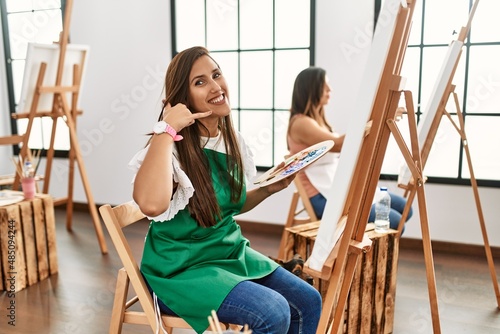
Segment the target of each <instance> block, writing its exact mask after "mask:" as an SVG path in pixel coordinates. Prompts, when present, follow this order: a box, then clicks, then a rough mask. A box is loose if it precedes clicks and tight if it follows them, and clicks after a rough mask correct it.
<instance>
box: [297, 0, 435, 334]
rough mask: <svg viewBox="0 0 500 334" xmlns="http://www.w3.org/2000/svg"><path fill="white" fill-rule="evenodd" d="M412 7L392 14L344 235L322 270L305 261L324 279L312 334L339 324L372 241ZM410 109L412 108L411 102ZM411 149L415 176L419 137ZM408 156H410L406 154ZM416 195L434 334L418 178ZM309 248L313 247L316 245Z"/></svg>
mask: <svg viewBox="0 0 500 334" xmlns="http://www.w3.org/2000/svg"><path fill="white" fill-rule="evenodd" d="M414 7H415V1H411V0H410V1H407V6H406V7H403V6H400V8H399V12H398V13H397V18H396V26H395V30H394V35H393V38H392V41H391V44H390V47H389V52H388V54H387V57H386V62H385V65H384V69H383V75H382V78H381V79H380V82H379V85H378V90H377V93H376V97H375V101H374V103H373V105H372V109H371V110H372V111H371V116H370V121H371V122H372V126H371V129H370V133H369V134H368V135H367V136H366V137H365V139H364V141H363V143H362V146H361V150H360V152H359V154H358V158H357V163H356V167H355V170H354V174H353V177H352V178H351V184H350V187H349V193H348V196H347V200H346V201H345V204H344V209H343V214H342V217H341V218H340V219H339V221H338V223H337V227H339V226H340V227H341V228H343V234H342V236H341V237H340V239H339V240H338V242H337V243H336V244H335V246H334V248H333V250H332V251H331V253H330V255H329V256H328V258H327V259H326V261H325V263H324V264H323V267H322V269H321V271H316V270H314V269H312V268H311V267H309V265H308V263H306V266H305V270H306V271H307V272H308V273H309V274H311V275H313V276H315V277H318V278H320V279H323V280H329V284H328V289H327V292H326V295H325V298H324V302H323V309H322V313H321V318H320V322H319V325H318V329H317V331H316V333H317V334H326V333H334V334H336V333H339V330H340V329H341V328H342V323H341V322H342V319H343V313H344V309H345V306H346V301H347V297H348V294H349V290H350V286H351V282H352V279H353V276H354V271H355V268H356V265H357V263H358V260H359V256H360V254H361V253H362V252H366V251H368V250H369V248H370V246H371V241H370V240H369V239H368V238H366V237H365V233H364V232H365V229H366V224H367V222H368V217H369V213H370V208H371V204H372V199H373V194H374V193H375V190H376V187H377V183H378V181H379V176H380V170H381V167H382V163H383V158H384V155H385V150H386V148H387V143H388V139H389V135H390V134H391V128H390V126H389V124H394V122H395V120H396V119H397V108H398V104H399V100H400V95H401V92H402V89H401V87H402V86H403V85H404V82H403V81H404V80H403V78H402V77H401V76H400V75H399V73H400V72H401V67H402V62H403V58H404V54H405V50H406V47H407V42H408V37H409V32H410V26H411V18H412V14H413V11H414ZM407 95H409V97H408V100H407V101H411V100H412V99H411V94H407ZM410 109H411V110H413V109H412V107H410ZM409 121H410V128H412V127H413V130H412V131H413V132H414V137H415V138H416V121H415V119H414V118H413V119H411V117H409ZM405 151H406V154H407V155H408V154H409V150H408V149H406V150H405ZM412 153H413V157H410V159H411V162H412V166H413V168H412V172H413V173H414V176H415V179H417V180H419V179H420V175H421V169H420V168H419V165H420V151H419V149H418V141H415V140H413V141H412ZM409 155H410V156H411V154H409ZM417 194H418V198H419V211H420V218H421V220H422V235H423V236H422V237H423V239H424V245H425V259H426V269H427V279H428V287H429V297H430V304H431V312H432V323H433V328H434V333H440V324H439V314H438V305H437V292H436V283H435V275H434V264H433V258H432V248H431V243H430V237H429V229H428V222H427V211H426V201H425V193H424V189H423V183H419V187H418V189H417ZM314 247H316V244H315V246H314Z"/></svg>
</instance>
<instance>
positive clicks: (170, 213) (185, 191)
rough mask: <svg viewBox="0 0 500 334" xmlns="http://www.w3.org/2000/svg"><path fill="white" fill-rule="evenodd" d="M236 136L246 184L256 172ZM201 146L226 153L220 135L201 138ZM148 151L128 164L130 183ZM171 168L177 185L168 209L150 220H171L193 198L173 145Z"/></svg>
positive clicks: (249, 155)
mask: <svg viewBox="0 0 500 334" xmlns="http://www.w3.org/2000/svg"><path fill="white" fill-rule="evenodd" d="M236 134H237V139H238V143H239V146H240V151H241V158H242V161H243V170H244V174H245V177H246V180H245V182H247V181H248V180H251V179H253V178H254V177H255V175H256V174H257V170H256V168H255V163H254V160H253V154H252V151H251V150H250V148H249V147H248V145H247V144H246V143H245V140H244V139H243V136H242V135H241V134H240V133H239V132H237V133H236ZM201 144H202V146H203V147H204V148H207V149H210V150H214V151H217V152H221V153H226V148H225V146H224V140H223V139H222V137H221V136H220V133H219V135H218V136H216V137H210V138H207V137H202V143H201ZM148 150H149V145H148V146H146V147H145V148H143V149H141V150H140V151H139V152H137V153H136V154H135V155H134V156H133V157H132V159H131V160H130V162H129V163H128V167H129V168H130V169H132V170H133V171H134V172H135V173H134V177H133V179H132V183H134V181H135V176H136V175H137V171H138V170H139V168H140V167H141V165H142V162H143V161H144V158H145V156H146V153H147V152H148ZM172 167H173V177H174V182H176V183H177V189H176V191H175V193H174V195H173V197H172V200H171V201H170V206H169V207H168V209H167V210H166V211H165V212H163V213H162V214H160V215H158V216H156V217H148V218H149V219H151V220H155V221H166V220H170V219H172V218H173V217H174V216H175V215H176V214H177V212H179V211H180V210H183V209H184V208H185V207H186V206H187V204H188V202H189V199H190V198H191V197H193V193H194V191H195V189H194V187H193V184H192V183H191V180H190V179H189V178H188V176H187V175H186V173H185V172H184V171H183V170H182V169H181V166H180V163H179V160H178V158H177V147H176V145H174V148H173V159H172ZM134 203H135V202H134ZM135 205H137V204H135Z"/></svg>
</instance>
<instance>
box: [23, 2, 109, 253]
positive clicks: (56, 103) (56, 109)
mask: <svg viewBox="0 0 500 334" xmlns="http://www.w3.org/2000/svg"><path fill="white" fill-rule="evenodd" d="M72 7H73V1H72V0H67V1H66V8H65V14H64V26H63V30H62V32H61V34H60V37H59V43H58V44H59V61H58V67H57V75H56V82H55V84H54V86H43V80H44V76H45V71H46V68H47V64H46V63H44V62H42V63H41V64H40V70H39V73H38V78H37V82H36V87H35V91H34V95H33V100H32V102H31V106H30V111H29V113H25V114H13V117H14V118H16V119H21V118H27V119H28V125H27V128H26V134H25V142H26V143H27V142H28V140H29V136H30V133H31V129H32V126H33V120H34V118H35V117H51V118H52V131H51V139H50V147H49V150H48V151H47V156H46V168H45V177H44V184H43V193H46V194H47V193H48V191H49V185H50V176H51V171H52V162H53V158H54V142H55V133H56V126H57V121H58V119H59V118H63V119H64V120H65V123H66V125H67V126H68V130H69V135H70V150H69V175H68V196H67V197H66V198H63V199H58V200H57V201H55V202H54V205H61V204H66V228H67V229H68V230H71V229H72V226H71V225H72V220H73V186H74V182H73V181H74V167H75V160H76V162H77V163H78V169H79V172H80V176H81V179H82V183H83V187H84V190H85V194H86V196H87V201H88V206H89V210H90V214H91V216H92V220H93V223H94V227H95V230H96V234H97V239H98V242H99V246H100V248H101V252H102V253H103V254H107V252H108V249H107V245H106V240H105V238H104V234H103V231H102V227H101V221H100V219H99V215H98V213H97V208H96V205H95V202H94V198H93V196H92V192H91V191H90V184H89V181H88V177H87V172H86V169H85V165H84V163H83V158H82V154H81V151H80V145H79V143H78V137H77V133H76V117H77V115H78V114H80V112H79V111H77V101H78V97H79V92H80V83H81V74H82V69H81V68H79V66H78V65H74V66H73V82H72V85H71V86H63V85H62V77H63V70H64V60H65V55H66V48H67V45H68V34H69V26H70V17H71V10H72ZM68 93H71V105H69V104H68V101H67V97H66V94H68ZM41 94H53V102H52V110H50V111H48V112H46V111H44V112H39V111H38V102H39V100H40V95H41ZM19 154H20V155H21V156H22V157H26V156H27V154H29V150H28V145H23V146H22V147H21V151H20V153H19ZM18 185H19V179H18V177H17V176H16V179H15V180H14V184H13V189H16V188H17V186H18Z"/></svg>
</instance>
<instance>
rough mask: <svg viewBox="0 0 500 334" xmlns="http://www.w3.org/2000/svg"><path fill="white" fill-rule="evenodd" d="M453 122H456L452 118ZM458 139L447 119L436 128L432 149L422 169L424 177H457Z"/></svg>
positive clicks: (455, 131)
mask: <svg viewBox="0 0 500 334" xmlns="http://www.w3.org/2000/svg"><path fill="white" fill-rule="evenodd" d="M453 119H454V121H455V122H457V124H458V121H457V119H456V117H453ZM459 153H460V137H459V135H458V132H457V130H456V129H455V128H454V127H453V125H452V124H451V122H450V121H448V119H447V118H443V119H442V120H441V123H440V125H439V127H438V131H437V133H436V136H435V137H434V141H433V142H432V148H431V151H430V153H429V157H428V159H427V163H426V165H425V168H424V175H425V176H436V177H451V178H457V177H458V167H457V166H458V164H459Z"/></svg>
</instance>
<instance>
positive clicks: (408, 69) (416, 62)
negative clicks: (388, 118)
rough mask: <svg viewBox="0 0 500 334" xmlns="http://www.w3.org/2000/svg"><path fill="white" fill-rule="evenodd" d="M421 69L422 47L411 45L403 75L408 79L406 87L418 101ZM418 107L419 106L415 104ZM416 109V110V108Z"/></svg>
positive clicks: (406, 56)
mask: <svg viewBox="0 0 500 334" xmlns="http://www.w3.org/2000/svg"><path fill="white" fill-rule="evenodd" d="M419 70H420V48H418V47H409V48H408V49H407V50H406V54H405V59H404V62H403V67H402V68H401V76H402V77H403V78H405V79H406V84H405V87H404V89H405V90H409V91H411V92H412V93H413V100H414V102H415V103H416V102H417V98H418V94H417V92H418V82H419V80H420V77H419ZM414 107H415V108H417V106H414ZM415 111H416V110H415Z"/></svg>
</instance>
